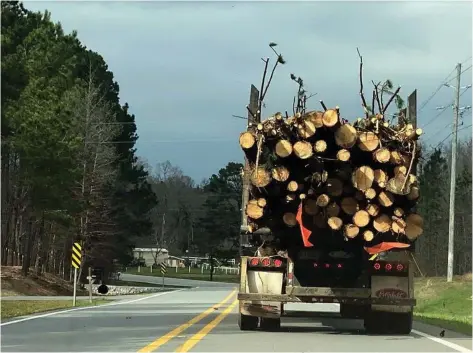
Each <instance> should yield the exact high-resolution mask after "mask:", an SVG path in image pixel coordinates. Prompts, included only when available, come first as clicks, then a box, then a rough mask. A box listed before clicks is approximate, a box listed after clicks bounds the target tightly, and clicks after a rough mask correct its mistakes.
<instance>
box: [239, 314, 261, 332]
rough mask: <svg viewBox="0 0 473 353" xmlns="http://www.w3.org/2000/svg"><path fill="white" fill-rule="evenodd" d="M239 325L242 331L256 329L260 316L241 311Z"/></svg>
mask: <svg viewBox="0 0 473 353" xmlns="http://www.w3.org/2000/svg"><path fill="white" fill-rule="evenodd" d="M238 327H240V330H241V331H251V330H256V329H257V328H258V317H257V316H248V315H243V314H241V313H240V314H239V315H238Z"/></svg>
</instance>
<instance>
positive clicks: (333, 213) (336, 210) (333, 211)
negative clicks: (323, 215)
mask: <svg viewBox="0 0 473 353" xmlns="http://www.w3.org/2000/svg"><path fill="white" fill-rule="evenodd" d="M326 210H327V216H328V217H337V216H338V215H339V214H340V206H338V205H337V203H336V202H331V203H330V204H329V205H328V206H327V208H326Z"/></svg>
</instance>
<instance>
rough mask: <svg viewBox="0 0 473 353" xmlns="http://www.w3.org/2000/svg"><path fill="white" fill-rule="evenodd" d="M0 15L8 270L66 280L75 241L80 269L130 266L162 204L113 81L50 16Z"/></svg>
mask: <svg viewBox="0 0 473 353" xmlns="http://www.w3.org/2000/svg"><path fill="white" fill-rule="evenodd" d="M1 9H2V14H1V16H2V103H1V104H2V106H1V108H2V113H1V114H2V141H1V144H2V145H1V146H2V151H1V153H2V165H1V185H2V190H1V192H2V197H1V202H2V239H1V240H2V265H22V268H23V274H25V275H26V274H28V271H29V269H30V268H31V267H33V268H34V269H35V271H36V272H37V273H41V272H42V271H47V272H51V273H56V274H59V275H62V276H63V277H65V278H68V277H69V273H70V269H71V249H72V244H73V242H76V241H77V242H80V243H81V244H82V248H83V256H84V257H83V262H82V263H83V265H84V266H87V265H88V264H93V265H94V266H101V267H104V268H111V266H112V264H113V262H114V261H115V262H122V263H126V262H127V261H130V259H131V249H132V247H133V246H134V240H133V239H134V238H139V237H143V236H146V235H148V234H149V233H150V232H151V231H152V229H153V222H152V219H151V211H152V210H153V208H154V207H155V206H156V202H157V199H156V195H155V193H154V192H153V190H152V188H151V184H150V183H149V182H148V173H147V172H146V170H144V168H143V166H141V165H140V164H139V161H138V159H137V156H136V153H135V148H134V146H135V142H136V140H137V138H138V136H137V134H136V124H135V116H134V115H133V114H132V113H131V112H130V109H129V106H128V104H126V103H125V104H124V105H120V102H119V86H118V83H117V82H116V81H115V80H114V76H113V73H112V72H111V71H110V70H109V69H108V67H107V64H106V62H105V60H104V59H103V58H102V56H101V55H100V54H99V53H96V52H94V51H92V50H89V49H87V47H86V46H85V45H84V44H82V43H81V42H80V40H79V38H78V36H77V33H76V32H72V33H70V34H66V33H64V31H63V29H62V26H61V24H60V23H54V22H52V21H51V14H50V13H49V12H48V11H46V12H44V13H41V12H32V11H29V10H27V9H26V8H25V7H24V6H23V4H22V3H21V2H17V1H8V2H7V1H4V2H2V3H1ZM81 269H82V267H81Z"/></svg>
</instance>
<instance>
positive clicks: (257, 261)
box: [248, 257, 284, 268]
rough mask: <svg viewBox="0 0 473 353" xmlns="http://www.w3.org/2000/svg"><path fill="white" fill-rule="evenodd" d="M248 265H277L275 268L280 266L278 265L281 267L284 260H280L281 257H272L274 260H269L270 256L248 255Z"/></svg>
mask: <svg viewBox="0 0 473 353" xmlns="http://www.w3.org/2000/svg"><path fill="white" fill-rule="evenodd" d="M248 265H249V266H250V267H261V266H262V267H270V268H271V267H277V268H280V267H283V265H284V261H283V260H281V259H274V260H271V258H269V257H264V258H261V257H250V258H249V259H248Z"/></svg>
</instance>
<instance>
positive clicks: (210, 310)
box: [138, 289, 237, 353]
mask: <svg viewBox="0 0 473 353" xmlns="http://www.w3.org/2000/svg"><path fill="white" fill-rule="evenodd" d="M236 292H237V289H235V290H233V291H232V292H231V293H230V294H229V295H227V296H226V297H225V299H223V300H222V301H221V302H220V303H218V304H216V305H214V306H212V307H210V308H208V309H207V310H205V311H204V312H203V313H201V314H199V315H197V316H196V317H194V318H193V319H191V320H189V321H188V322H186V323H185V324H183V325H181V326H178V327H176V328H175V329H174V330H172V331H170V332H168V333H167V334H165V335H164V336H162V337H160V338H158V339H157V340H156V341H154V342H151V343H150V344H148V345H147V346H146V347H143V348H141V349H140V350H139V351H138V352H139V353H144V352H153V351H155V350H156V349H158V348H159V347H161V346H162V345H163V344H166V343H167V342H168V341H169V340H171V339H172V338H174V337H176V336H177V335H179V334H180V333H182V332H184V331H185V330H187V329H188V328H189V327H191V326H192V325H194V324H196V323H197V322H199V321H200V320H202V319H204V318H205V317H207V316H208V315H210V314H212V313H214V312H215V309H217V308H219V307H221V306H222V305H224V304H225V303H226V302H228V301H229V300H230V299H231V298H232V297H233V296H234V295H235V294H236Z"/></svg>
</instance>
